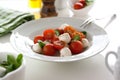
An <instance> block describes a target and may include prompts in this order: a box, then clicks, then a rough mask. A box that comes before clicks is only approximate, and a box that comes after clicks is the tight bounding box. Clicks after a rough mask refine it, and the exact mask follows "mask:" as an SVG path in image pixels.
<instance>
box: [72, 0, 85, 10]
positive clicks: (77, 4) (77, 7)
mask: <svg viewBox="0 0 120 80" xmlns="http://www.w3.org/2000/svg"><path fill="white" fill-rule="evenodd" d="M83 7H84V6H83V4H82V3H80V2H76V3H75V4H74V9H75V10H78V9H82V8H83Z"/></svg>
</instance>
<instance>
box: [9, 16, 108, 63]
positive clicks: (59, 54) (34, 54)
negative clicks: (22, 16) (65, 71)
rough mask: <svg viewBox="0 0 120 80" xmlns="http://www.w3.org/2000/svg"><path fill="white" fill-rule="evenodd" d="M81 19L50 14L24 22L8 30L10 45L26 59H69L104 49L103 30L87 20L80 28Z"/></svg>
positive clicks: (74, 59)
mask: <svg viewBox="0 0 120 80" xmlns="http://www.w3.org/2000/svg"><path fill="white" fill-rule="evenodd" d="M82 22H83V20H82V19H77V18H66V17H53V18H42V19H40V20H33V21H30V22H27V23H25V24H23V25H21V26H19V27H18V28H16V29H15V30H13V31H12V35H11V37H10V42H11V45H12V47H13V48H14V49H15V50H16V51H18V52H21V53H23V55H26V56H28V57H30V58H33V59H37V60H42V61H51V62H70V61H76V60H82V59H85V58H89V57H91V56H94V55H96V54H98V53H99V52H100V51H102V50H104V49H105V47H106V46H107V44H108V43H109V39H108V36H107V33H106V31H105V30H104V29H102V28H101V27H99V26H98V25H96V24H94V23H91V24H89V25H88V26H87V27H86V28H82V27H80V24H82Z"/></svg>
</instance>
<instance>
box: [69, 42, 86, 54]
mask: <svg viewBox="0 0 120 80" xmlns="http://www.w3.org/2000/svg"><path fill="white" fill-rule="evenodd" d="M69 48H70V50H71V52H72V54H78V53H81V52H83V50H84V48H83V44H82V42H81V41H72V42H71V43H70V46H69Z"/></svg>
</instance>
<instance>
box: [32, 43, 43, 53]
mask: <svg viewBox="0 0 120 80" xmlns="http://www.w3.org/2000/svg"><path fill="white" fill-rule="evenodd" d="M32 49H33V51H34V52H37V53H41V52H42V48H41V47H40V45H39V43H36V44H34V45H33V46H32Z"/></svg>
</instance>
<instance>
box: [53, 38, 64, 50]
mask: <svg viewBox="0 0 120 80" xmlns="http://www.w3.org/2000/svg"><path fill="white" fill-rule="evenodd" d="M65 45H66V43H65V42H64V41H60V40H57V41H54V42H53V46H54V47H55V48H56V49H57V50H60V49H62V48H63V47H65Z"/></svg>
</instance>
